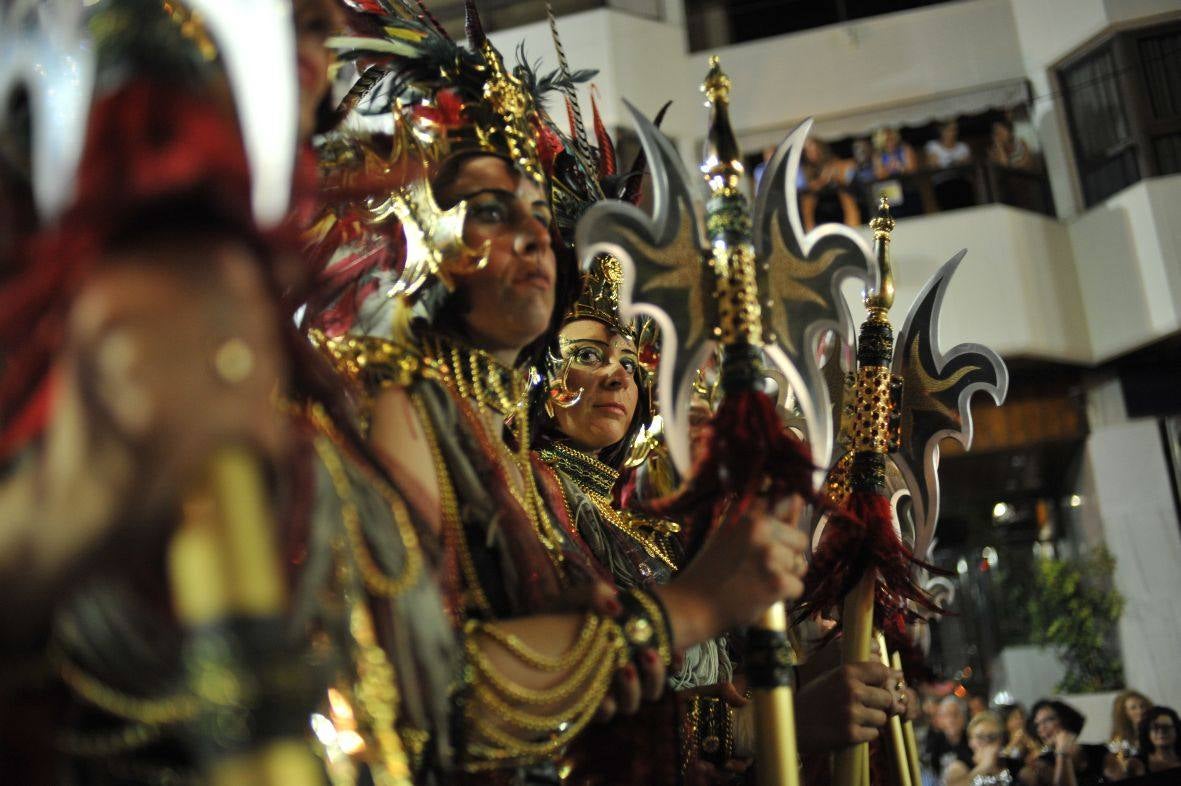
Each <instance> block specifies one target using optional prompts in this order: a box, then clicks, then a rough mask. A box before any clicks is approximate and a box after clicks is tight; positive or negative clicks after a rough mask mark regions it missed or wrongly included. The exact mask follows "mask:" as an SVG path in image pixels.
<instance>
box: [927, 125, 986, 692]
mask: <svg viewBox="0 0 1181 786" xmlns="http://www.w3.org/2000/svg"><path fill="white" fill-rule="evenodd" d="M959 135H960V127H959V124H958V123H956V121H955V120H948V121H947V122H946V123H944V124H942V125H941V126H939V137H938V138H937V139H932V140H931V141H930V142H928V143H927V146H926V148H925V152H926V155H927V167H928V168H930V169H934V170H937V171H936V172H935V174H933V175H931V188H932V191H933V192H934V195H935V201H936V203H937V204H938V205H939V209H940V210H954V209H955V208H959V207H971V206H972V205H974V204H976V195H975V188H974V186H973V182H972V173H971V172H965V171H964V170H963V169H953V167H960V166H963V165H964V164H970V163H971V162H972V150H971V148H969V147H968V145H967V144H965V143H964V141H963V140H962V139H960V138H959ZM949 169H950V170H951V171H946V170H949ZM972 714H973V715H975V714H976V713H972Z"/></svg>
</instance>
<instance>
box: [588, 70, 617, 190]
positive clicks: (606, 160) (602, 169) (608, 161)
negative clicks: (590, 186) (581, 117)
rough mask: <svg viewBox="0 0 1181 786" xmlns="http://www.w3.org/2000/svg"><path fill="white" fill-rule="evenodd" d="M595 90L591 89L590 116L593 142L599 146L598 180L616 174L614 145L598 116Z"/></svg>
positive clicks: (601, 119) (600, 117)
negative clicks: (592, 122)
mask: <svg viewBox="0 0 1181 786" xmlns="http://www.w3.org/2000/svg"><path fill="white" fill-rule="evenodd" d="M597 92H599V91H598V89H597V88H595V87H591V114H592V115H593V116H594V124H595V140H596V141H597V142H598V145H599V179H600V180H602V179H603V178H605V177H611V176H613V175H614V174H615V172H616V167H617V165H616V162H615V143H614V142H612V141H611V135H610V134H609V133H607V126H605V125H603V118H602V116H601V115H599V105H598V103H597V102H596V101H595V94H596V93H597Z"/></svg>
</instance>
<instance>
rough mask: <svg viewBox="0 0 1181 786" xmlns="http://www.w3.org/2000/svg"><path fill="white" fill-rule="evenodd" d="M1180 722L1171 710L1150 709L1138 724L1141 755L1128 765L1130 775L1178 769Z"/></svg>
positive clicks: (1179, 762)
mask: <svg viewBox="0 0 1181 786" xmlns="http://www.w3.org/2000/svg"><path fill="white" fill-rule="evenodd" d="M1179 727H1181V719H1179V718H1178V717H1177V712H1176V711H1175V710H1173V709H1172V708H1170V707H1153V708H1152V709H1150V710H1149V711H1148V712H1146V713H1145V714H1144V718H1143V720H1141V721H1140V753H1139V754H1137V756H1136V758H1134V759H1132V760H1130V761H1129V762H1128V774H1129V775H1143V774H1144V773H1147V772H1164V771H1165V770H1174V769H1178V768H1181V749H1178V746H1177V729H1178V728H1179Z"/></svg>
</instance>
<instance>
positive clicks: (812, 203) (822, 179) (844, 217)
mask: <svg viewBox="0 0 1181 786" xmlns="http://www.w3.org/2000/svg"><path fill="white" fill-rule="evenodd" d="M851 169H852V162H851V161H849V160H847V159H839V158H837V157H836V156H835V155H833V152H832V148H831V147H829V146H828V144H827V143H825V142H821V141H820V140H818V139H812V138H809V139H807V140H806V141H805V142H804V152H803V156H802V161H801V162H800V174H799V184H798V185H799V192H800V218H801V220H802V221H803V223H804V231H805V232H810V231H811V230H812V229H813V227H815V226H816V223H817V214H818V213H819V214H820V216H821V218H822V219H825V218H828V217H829V216H830V215H831V217H832V218H837V217H839V218H840V220H841V221H843V222H844V223H846V224H848V225H849V226H857V225H859V224H860V223H861V211H860V210H859V209H858V207H857V200H856V199H855V198H854V196H853V192H852V190H851V189H850V187H849V180H850V173H851Z"/></svg>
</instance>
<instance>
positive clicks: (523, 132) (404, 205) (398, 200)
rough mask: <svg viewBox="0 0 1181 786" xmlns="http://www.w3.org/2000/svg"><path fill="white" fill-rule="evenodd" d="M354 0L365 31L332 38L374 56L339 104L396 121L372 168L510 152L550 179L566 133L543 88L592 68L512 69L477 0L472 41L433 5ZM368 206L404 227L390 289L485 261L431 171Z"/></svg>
mask: <svg viewBox="0 0 1181 786" xmlns="http://www.w3.org/2000/svg"><path fill="white" fill-rule="evenodd" d="M346 2H347V3H348V4H349V5H351V6H352V7H353V8H354V10H356V11H358V12H359V13H358V14H357V15H355V16H354V20H355V21H356V22H357V25H356V26H357V27H358V28H363V30H362V31H361V32H363V33H364V34H363V35H350V36H341V37H337V38H334V39H331V41H330V45H331V46H333V47H334V48H336V49H337V50H338V52H339V54H340V57H341V58H342V59H353V60H364V61H365V62H366V63H370V64H371V65H369V66H368V67H367V68H366V69H365V71H364V73H363V75H362V78H361V79H360V80H359V81H358V82H357V84H356V86H354V88H353V90H352V91H350V93H349V95H348V96H346V98H345V99H344V101H343V103H342V105H341V110H342V111H350V110H356V111H357V112H359V113H361V114H363V115H367V116H370V117H373V116H377V117H379V118H380V117H382V116H385V117H386V118H388V119H391V120H392V126H393V130H392V136H393V141H392V146H391V147H390V148H389V149H388V150H385V151H382V152H381V153H380V154H378V153H366V154H365V155H364V156H362V157H361V158H360V160H362V161H363V162H364V168H365V170H366V172H367V173H372V172H374V171H376V172H378V173H379V174H380V173H382V172H383V171H384V172H387V173H388V172H390V171H395V172H396V171H400V170H404V169H405V165H404V164H399V161H403V162H404V161H407V160H409V161H411V162H413V163H412V165H413V166H421V168H422V169H423V170H424V171H425V172H426V173H427V174H428V175H431V176H433V175H435V174H437V173H438V172H439V171H440V167H441V165H442V164H443V163H444V162H446V161H448V160H450V159H454V158H455V157H456V156H460V155H465V154H471V153H485V154H491V155H495V156H499V157H501V158H503V159H505V160H506V161H508V162H509V163H510V164H511V165H512V166H513V168H514V169H516V170H517V171H518V172H520V173H521V174H522V175H523V176H525V177H527V178H529V179H530V180H532V181H533V182H534V183H536V184H537V185H538V186H540V187H542V188H543V189H545V188H546V183H547V179H548V175H547V172H548V169H549V166H550V163H551V162H552V159H553V155H554V154H555V153H556V151H557V149H558V148H560V146H561V143H560V141H559V140H558V139H557V137H556V135H555V134H554V133H553V132H552V131H551V130H550V129H549V128H548V126H547V123H546V122H545V121H544V120H543V119H542V118H541V116H540V115H539V113H538V101H539V99H538V96H539V95H540V94H541V93H543V92H545V91H549V90H555V89H560V88H561V87H562V86H563V85H565V84H566V83H567V82H570V83H571V84H572V83H573V81H578V80H583V79H586V78H589V72H580V73H578V74H575V75H573V76H570V75H569V74H565V75H562V76H556V75H554V74H549V75H546V76H544V77H541V78H539V77H537V76H536V75H535V74H534V73H533V72H532V71H531V70H530V69H528V68H527V67H523V66H518V67H517V68H516V69H511V70H510V69H509V68H508V67H506V65H505V62H504V58H503V57H502V56H501V54H500V52H498V51H497V50H496V48H495V47H494V46H493V45H492V43H491V41H489V40H488V38H487V36H486V35H485V34H484V31H483V27H482V25H481V23H480V19H479V15H478V13H477V11H476V9H475V6H474V4H473V3H471V2H470V0H469V2H468V3H467V7H466V28H467V38H468V45H467V46H462V45H460V44H459V43H457V42H456V41H454V40H453V39H452V38H451V37H450V36H449V35H448V34H447V32H446V31H445V30H443V28H442V27H441V26H440V25H439V24H438V22H437V21H436V20H435V19H434V18H433V17H431V16H430V15H429V13H424V12H423V10H422V9H421V8H418V7H411V6H410V5H409V4H408V3H406V2H403V0H366V2H364V3H361V2H359V0H346ZM360 144H363V145H365V144H368V143H365V142H362V143H360ZM404 179H405V178H403V180H404ZM390 180H391V181H395V180H396V178H390ZM379 193H381V192H380V191H379ZM367 209H368V215H367V220H369V221H370V222H372V223H382V222H387V221H390V220H391V219H396V220H397V221H398V222H400V223H401V225H402V226H403V227H404V228H405V230H404V234H405V241H406V260H405V264H404V265H403V267H402V272H401V274H400V276H399V279H398V281H397V282H396V283H395V284H394V285H393V286H392V287H391V288H390V289H389V290H388V294H390V295H391V296H404V297H408V298H414V297H416V296H418V293H420V292H421V291H422V290H423V288H424V286H425V285H426V284H427V283H428V282H430V281H432V280H437V281H439V282H441V283H442V284H444V285H445V286H447V287H448V288H450V287H451V286H453V276H452V274H453V273H454V272H456V267H455V266H456V265H457V264H462V265H473V266H475V267H479V266H480V265H482V264H483V263H484V262H485V261H486V258H485V256H484V253H483V252H482V250H481V249H472V248H468V247H467V246H465V245H464V243H463V222H464V217H465V214H466V205H465V204H464V203H460V204H457V205H454V206H452V207H450V208H448V209H443V208H442V207H440V206H439V204H438V202H437V201H436V199H435V194H434V192H433V190H432V188H431V185H430V183H429V182H427V178H424V177H418V178H415V179H414V180H413V182H410V183H409V184H408V185H401V184H397V185H391V187H390V188H389V189H387V190H385V192H384V193H381V196H380V197H379V198H373V199H370V200H369V204H368V205H367Z"/></svg>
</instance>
